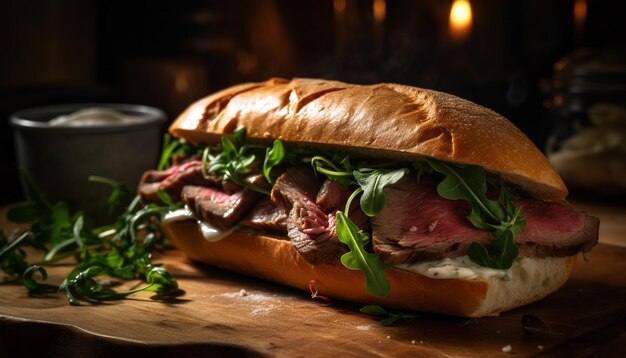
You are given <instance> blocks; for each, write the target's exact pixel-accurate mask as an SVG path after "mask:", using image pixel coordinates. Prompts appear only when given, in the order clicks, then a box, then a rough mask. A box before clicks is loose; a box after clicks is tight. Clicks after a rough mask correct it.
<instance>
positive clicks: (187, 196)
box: [181, 175, 263, 230]
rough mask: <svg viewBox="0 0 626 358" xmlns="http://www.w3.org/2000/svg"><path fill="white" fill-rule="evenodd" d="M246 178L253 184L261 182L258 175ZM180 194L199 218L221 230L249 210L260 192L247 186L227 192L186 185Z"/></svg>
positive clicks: (257, 199)
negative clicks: (230, 192) (231, 192)
mask: <svg viewBox="0 0 626 358" xmlns="http://www.w3.org/2000/svg"><path fill="white" fill-rule="evenodd" d="M246 180H248V181H249V182H251V183H252V184H255V185H262V183H263V182H262V181H263V177H262V176H260V175H255V176H253V177H250V178H247V179H246ZM181 196H182V199H183V201H184V202H185V204H186V205H187V206H188V207H189V208H190V209H191V210H192V211H193V212H194V213H195V214H196V216H197V217H198V218H199V219H200V220H202V221H205V222H207V223H209V224H211V225H212V226H215V227H216V228H218V229H222V230H223V229H227V228H229V227H232V226H233V225H234V224H235V223H236V222H237V221H238V220H239V219H240V218H241V217H242V216H243V215H245V214H247V213H248V212H250V210H251V209H252V208H253V207H254V206H255V205H256V203H257V202H258V201H259V199H260V198H261V196H262V194H260V193H258V192H256V191H254V190H250V189H247V188H244V189H241V190H239V191H237V192H235V193H233V194H228V193H226V192H224V191H222V190H220V189H219V188H208V187H200V186H191V185H187V186H185V187H184V188H183V190H182V194H181Z"/></svg>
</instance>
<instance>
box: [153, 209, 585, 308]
mask: <svg viewBox="0 0 626 358" xmlns="http://www.w3.org/2000/svg"><path fill="white" fill-rule="evenodd" d="M162 228H163V231H164V232H165V234H166V235H167V237H168V238H170V240H171V241H172V243H173V244H174V245H175V246H176V247H177V248H178V249H179V250H181V251H183V252H184V253H185V254H186V255H187V256H189V257H190V258H192V259H194V260H196V261H200V262H204V263H207V264H210V265H213V266H217V267H221V268H224V269H228V270H232V271H236V272H240V273H243V274H246V275H250V276H254V277H259V278H262V279H265V280H269V281H273V282H276V283H279V284H283V285H286V286H291V287H294V288H298V289H300V290H304V291H308V290H309V283H310V282H311V281H315V284H314V286H316V287H317V290H318V293H319V294H320V295H325V296H328V297H332V298H335V299H341V300H345V301H349V302H355V303H360V304H378V305H383V306H386V307H394V308H399V309H410V310H416V311H422V312H432V313H440V314H446V315H454V316H466V317H483V316H494V315H498V314H499V313H501V312H504V311H507V310H510V309H513V308H515V307H519V306H522V305H525V304H528V303H531V302H534V301H537V300H539V299H541V298H543V297H545V296H547V295H549V294H550V293H552V292H554V291H556V290H557V289H558V288H559V287H561V286H562V285H563V284H564V283H565V282H566V281H567V279H568V277H569V275H570V273H571V270H572V268H573V265H574V262H575V259H576V257H575V256H573V257H560V258H557V257H548V258H529V257H525V258H522V259H520V261H519V262H517V263H516V264H515V265H514V266H513V267H512V269H511V271H510V280H503V279H500V278H495V277H492V278H489V279H477V280H469V279H462V280H461V279H432V278H429V277H426V276H423V275H420V274H416V273H413V272H409V271H405V270H401V269H396V268H393V269H388V270H386V271H385V276H386V277H387V280H388V281H389V283H390V285H391V290H390V292H389V294H388V295H387V296H386V297H382V298H381V297H376V296H372V295H369V294H368V293H367V291H366V290H365V278H364V276H363V273H362V272H361V271H355V270H350V269H347V268H345V267H344V266H342V265H341V264H340V263H337V264H323V265H311V264H310V263H308V262H306V260H304V258H303V257H302V256H301V255H300V254H298V252H297V251H296V250H295V249H294V248H293V247H292V245H291V243H290V242H289V241H287V240H281V239H280V238H276V237H270V236H267V235H262V234H258V233H254V232H250V231H235V232H233V233H232V234H230V235H229V236H227V237H225V238H223V239H221V240H219V241H217V242H210V241H207V240H206V239H204V237H203V236H202V234H201V232H200V229H199V225H198V224H197V223H196V222H195V221H194V220H185V221H175V222H170V223H167V224H164V225H163V226H162Z"/></svg>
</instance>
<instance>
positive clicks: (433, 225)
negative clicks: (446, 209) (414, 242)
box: [428, 220, 437, 232]
mask: <svg viewBox="0 0 626 358" xmlns="http://www.w3.org/2000/svg"><path fill="white" fill-rule="evenodd" d="M436 227H437V220H435V221H433V222H432V223H431V224H430V225H428V232H433V231H434V230H435V228H436Z"/></svg>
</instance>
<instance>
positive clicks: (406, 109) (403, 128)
mask: <svg viewBox="0 0 626 358" xmlns="http://www.w3.org/2000/svg"><path fill="white" fill-rule="evenodd" d="M242 126H243V127H246V129H247V131H248V137H249V138H250V139H251V140H256V141H269V140H272V139H281V140H283V141H285V142H287V143H291V144H293V145H308V146H315V147H323V148H327V149H334V150H342V151H345V152H348V153H354V154H358V155H362V156H370V157H390V158H393V159H394V160H399V161H401V160H415V159H419V158H423V157H432V158H436V159H440V160H446V161H451V162H457V163H463V164H474V165H479V166H482V167H484V168H485V169H487V170H489V171H492V172H496V173H501V174H502V175H503V177H504V178H505V179H506V180H508V181H510V182H512V183H514V184H517V185H519V186H520V187H521V188H522V189H523V190H524V191H525V192H526V193H527V194H528V195H530V196H532V197H534V198H537V199H541V200H546V201H560V200H563V199H564V198H565V197H566V196H567V189H566V188H565V185H564V184H563V181H562V180H561V178H560V177H559V175H558V174H557V173H556V171H555V170H554V168H553V167H552V166H551V165H550V163H549V162H548V161H547V159H546V158H545V157H544V156H543V155H542V153H541V152H540V151H539V150H538V149H537V148H536V147H535V146H534V145H533V144H532V142H531V141H530V140H528V138H527V137H526V136H525V135H524V134H523V133H522V132H521V131H520V130H519V129H517V128H516V127H515V126H514V125H513V124H512V123H510V122H509V121H507V120H506V119H505V118H504V117H502V116H500V115H499V114H497V113H495V112H493V111H491V110H489V109H486V108H484V107H481V106H479V105H477V104H474V103H472V102H469V101H466V100H463V99H461V98H458V97H455V96H452V95H449V94H445V93H441V92H436V91H431V90H426V89H420V88H414V87H409V86H403V85H398V84H377V85H370V86H360V85H352V84H347V83H342V82H336V81H327V80H315V79H294V80H292V81H288V80H284V79H271V80H268V81H266V82H261V83H247V84H242V85H238V86H234V87H230V88H227V89H225V90H223V91H220V92H217V93H215V94H213V95H211V96H208V97H206V98H204V99H201V100H199V101H197V102H196V103H194V104H193V105H192V106H190V107H189V108H188V109H187V110H186V111H185V112H183V113H182V114H181V115H180V116H179V117H178V119H176V121H175V122H174V123H173V124H172V126H171V127H170V132H171V133H172V134H173V135H174V136H176V137H181V138H185V139H186V140H188V141H190V142H192V143H209V144H215V143H218V142H219V140H220V138H221V137H222V135H225V134H226V135H227V134H230V133H232V132H233V131H234V130H235V129H236V128H238V127H242Z"/></svg>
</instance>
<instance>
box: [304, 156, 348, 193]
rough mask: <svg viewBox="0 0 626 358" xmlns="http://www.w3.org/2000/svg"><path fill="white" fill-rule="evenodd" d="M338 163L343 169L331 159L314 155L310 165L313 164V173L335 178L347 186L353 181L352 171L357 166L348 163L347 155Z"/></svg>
mask: <svg viewBox="0 0 626 358" xmlns="http://www.w3.org/2000/svg"><path fill="white" fill-rule="evenodd" d="M339 165H341V166H342V167H343V169H340V168H339V167H338V166H337V165H335V163H334V162H333V161H331V160H328V159H326V158H325V157H323V156H321V155H317V156H314V157H313V158H312V159H311V166H313V171H315V173H321V174H324V175H325V176H326V177H327V178H328V179H330V180H335V181H337V182H339V184H341V185H342V186H343V187H345V188H347V187H348V186H350V185H351V184H353V183H354V175H353V171H354V170H355V169H357V168H355V167H353V166H352V165H351V164H350V159H349V158H348V157H347V156H346V157H345V158H343V159H342V160H341V161H340V162H339Z"/></svg>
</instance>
